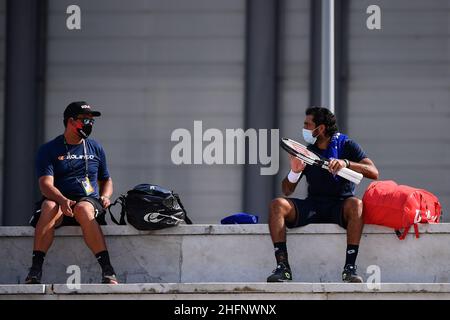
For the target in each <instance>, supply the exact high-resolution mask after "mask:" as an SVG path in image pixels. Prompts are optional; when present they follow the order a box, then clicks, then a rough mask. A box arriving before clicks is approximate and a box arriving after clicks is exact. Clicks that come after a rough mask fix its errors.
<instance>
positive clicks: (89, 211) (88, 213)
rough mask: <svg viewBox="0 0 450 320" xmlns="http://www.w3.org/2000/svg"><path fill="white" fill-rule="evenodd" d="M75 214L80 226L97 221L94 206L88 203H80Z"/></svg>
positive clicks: (75, 208) (74, 210)
mask: <svg viewBox="0 0 450 320" xmlns="http://www.w3.org/2000/svg"><path fill="white" fill-rule="evenodd" d="M73 212H74V215H75V219H76V220H77V221H78V223H79V224H82V223H84V222H88V221H92V220H95V214H94V206H93V205H92V204H91V203H89V202H87V201H81V202H78V203H77V204H76V205H75V207H74V209H73Z"/></svg>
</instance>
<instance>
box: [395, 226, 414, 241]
mask: <svg viewBox="0 0 450 320" xmlns="http://www.w3.org/2000/svg"><path fill="white" fill-rule="evenodd" d="M413 226H414V233H415V234H416V239H419V225H418V224H417V223H414V224H413ZM409 229H411V226H408V227H406V228H405V229H404V230H403V232H401V231H400V230H398V229H397V230H395V234H396V235H397V237H398V239H399V240H404V239H405V238H406V236H407V235H408V232H409Z"/></svg>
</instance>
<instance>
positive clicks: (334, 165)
mask: <svg viewBox="0 0 450 320" xmlns="http://www.w3.org/2000/svg"><path fill="white" fill-rule="evenodd" d="M345 167H346V163H345V160H343V159H332V160H331V161H330V164H329V170H330V172H331V173H333V174H336V172H338V171H339V170H341V169H342V168H345ZM347 168H349V169H351V170H353V171H356V172H359V173H361V174H362V175H363V176H364V177H366V178H369V179H374V180H377V179H378V176H379V174H378V169H377V167H375V164H374V163H373V162H372V160H370V159H369V158H364V159H362V160H361V161H360V162H354V161H348V166H347Z"/></svg>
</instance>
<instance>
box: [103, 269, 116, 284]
mask: <svg viewBox="0 0 450 320" xmlns="http://www.w3.org/2000/svg"><path fill="white" fill-rule="evenodd" d="M102 283H106V284H118V283H119V281H117V278H116V275H115V273H114V269H113V268H112V267H111V268H105V270H103V272H102Z"/></svg>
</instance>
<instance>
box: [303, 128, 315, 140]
mask: <svg viewBox="0 0 450 320" xmlns="http://www.w3.org/2000/svg"><path fill="white" fill-rule="evenodd" d="M317 128H318V127H317ZM317 128H316V129H317ZM316 129H314V130H316ZM314 130H308V129H303V139H304V140H305V141H306V142H307V143H310V144H314V143H316V141H317V137H313V134H312V133H313V132H314Z"/></svg>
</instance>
